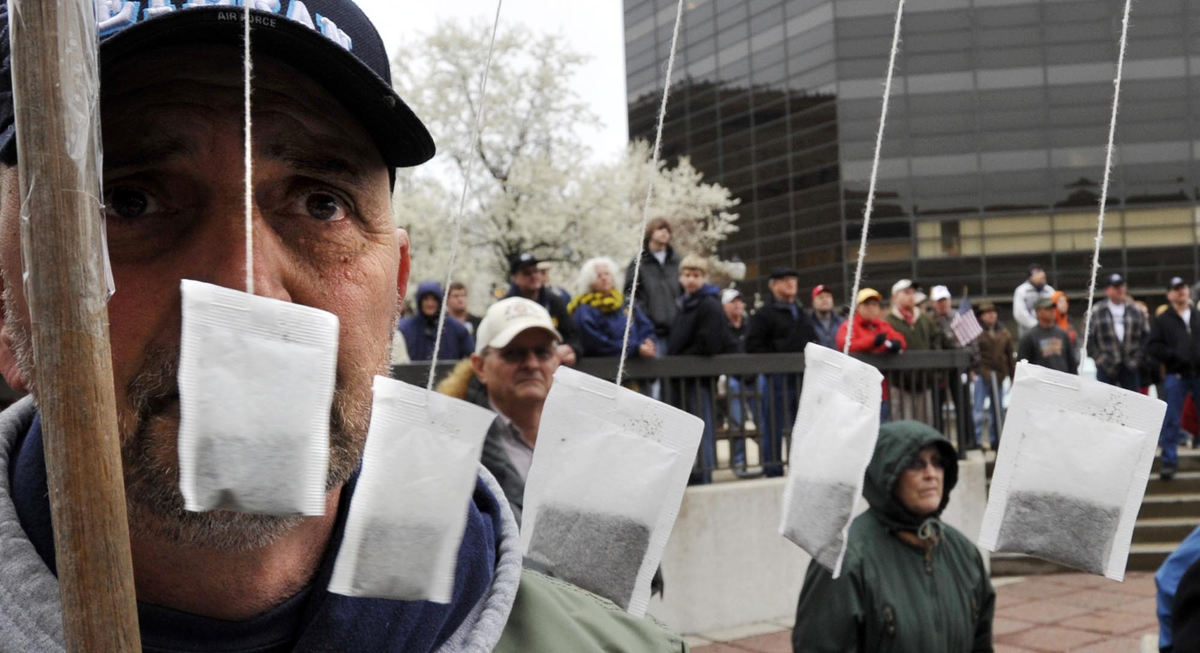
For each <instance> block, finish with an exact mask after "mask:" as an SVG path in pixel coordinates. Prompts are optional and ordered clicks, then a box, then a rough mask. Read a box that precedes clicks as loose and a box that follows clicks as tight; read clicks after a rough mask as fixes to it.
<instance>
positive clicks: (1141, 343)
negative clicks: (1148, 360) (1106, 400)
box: [1087, 272, 1149, 392]
mask: <svg viewBox="0 0 1200 653" xmlns="http://www.w3.org/2000/svg"><path fill="white" fill-rule="evenodd" d="M1104 294H1105V296H1106V299H1102V300H1100V301H1098V302H1096V305H1095V306H1093V307H1092V319H1091V322H1090V326H1089V329H1090V330H1091V336H1090V338H1089V339H1088V342H1087V348H1088V351H1087V353H1088V356H1091V357H1092V359H1093V360H1095V361H1096V380H1097V381H1100V382H1101V383H1108V384H1110V385H1115V386H1119V387H1122V388H1125V389H1126V390H1133V391H1134V392H1137V391H1138V390H1139V389H1140V388H1141V382H1140V381H1139V380H1138V367H1139V366H1141V364H1142V357H1143V356H1144V354H1145V344H1146V338H1147V336H1148V335H1149V334H1148V333H1147V321H1146V315H1145V314H1144V313H1142V311H1141V309H1139V308H1138V307H1137V305H1135V304H1134V303H1133V302H1132V301H1130V300H1129V297H1128V296H1127V294H1126V291H1125V277H1122V276H1121V275H1120V274H1119V273H1116V272H1114V273H1113V274H1111V275H1109V277H1108V282H1107V283H1105V285H1104Z"/></svg>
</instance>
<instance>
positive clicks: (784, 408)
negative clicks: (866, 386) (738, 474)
mask: <svg viewBox="0 0 1200 653" xmlns="http://www.w3.org/2000/svg"><path fill="white" fill-rule="evenodd" d="M767 287H768V288H769V289H770V291H771V297H770V298H769V299H768V300H767V303H766V304H763V306H762V307H761V308H759V309H758V311H756V312H755V313H754V315H752V316H751V317H750V333H749V334H747V336H746V351H747V352H748V353H751V354H775V353H786V352H803V351H804V347H805V346H806V345H807V344H808V343H810V342H814V341H815V340H816V339H817V333H816V331H814V330H813V327H812V322H811V321H810V320H809V318H808V315H807V314H806V313H805V311H804V307H803V306H801V305H800V302H799V301H797V299H796V295H797V294H798V293H799V274H798V273H797V272H796V271H795V270H793V269H791V268H776V269H774V270H772V271H771V274H770V277H768V281H767ZM758 391H759V395H760V396H761V397H762V409H761V411H760V412H759V414H760V415H761V416H762V420H761V422H762V423H761V427H762V430H761V431H760V432H759V443H760V444H759V455H760V456H761V458H762V461H763V473H764V474H765V475H766V476H783V436H784V433H790V432H791V429H792V422H793V421H795V419H796V408H797V406H798V405H799V397H800V386H799V379H798V378H797V377H796V376H795V375H792V374H763V375H760V376H759V377H758Z"/></svg>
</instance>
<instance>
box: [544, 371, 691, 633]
mask: <svg viewBox="0 0 1200 653" xmlns="http://www.w3.org/2000/svg"><path fill="white" fill-rule="evenodd" d="M703 427H704V424H703V422H701V421H700V419H699V418H697V417H695V416H693V415H690V414H688V413H685V412H683V411H681V410H679V409H677V408H673V407H671V406H668V405H666V404H663V403H660V402H657V401H655V400H653V399H651V398H650V397H646V396H644V395H641V394H638V393H636V392H633V391H631V390H627V389H625V388H621V387H618V386H616V385H614V384H612V383H609V382H607V381H603V380H601V379H598V378H596V377H593V376H589V375H587V374H584V373H583V372H578V371H575V370H572V369H569V368H566V367H560V368H558V371H557V372H555V374H554V385H553V386H552V387H551V389H550V394H549V396H547V397H546V404H545V407H544V408H543V409H542V420H541V424H540V426H539V427H538V441H537V447H536V448H535V449H534V454H533V465H532V466H531V467H530V469H529V478H528V479H527V480H526V483H525V512H524V516H523V517H522V520H523V523H522V529H521V547H522V549H523V550H524V551H525V558H526V560H527V561H528V563H529V564H530V565H531V566H533V567H535V568H540V569H543V570H545V571H547V572H548V573H550V574H552V575H554V576H556V577H558V578H561V579H563V580H566V581H568V582H570V583H574V584H575V585H578V586H579V587H582V588H583V589H586V590H588V591H590V592H593V593H595V594H598V595H600V596H603V597H605V598H607V599H610V600H612V601H613V602H614V603H616V604H617V605H619V606H621V607H622V608H624V609H625V610H627V611H628V612H629V613H630V614H632V615H634V616H638V617H640V616H642V615H643V614H645V612H646V605H647V603H648V602H649V600H650V579H651V578H652V577H653V576H654V570H655V569H657V568H658V564H659V562H660V561H661V559H662V554H663V549H664V548H665V547H666V545H667V538H668V537H669V536H670V534H671V528H672V527H673V526H674V524H675V517H676V516H677V515H678V513H679V503H680V501H681V500H682V499H683V491H684V489H685V486H686V484H687V479H688V474H689V473H690V472H691V469H692V461H693V459H694V458H695V457H696V449H697V447H698V445H699V443H700V434H701V431H702V429H703Z"/></svg>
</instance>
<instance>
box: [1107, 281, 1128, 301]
mask: <svg viewBox="0 0 1200 653" xmlns="http://www.w3.org/2000/svg"><path fill="white" fill-rule="evenodd" d="M1104 294H1105V295H1107V296H1108V301H1110V302H1112V303H1114V304H1124V303H1125V284H1123V283H1122V284H1120V285H1116V286H1105V287H1104Z"/></svg>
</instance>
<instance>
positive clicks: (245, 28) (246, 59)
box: [242, 2, 254, 295]
mask: <svg viewBox="0 0 1200 653" xmlns="http://www.w3.org/2000/svg"><path fill="white" fill-rule="evenodd" d="M250 4H251V3H249V2H246V3H245V4H244V11H243V12H242V47H243V50H242V91H243V94H244V97H243V105H244V106H243V107H242V111H243V112H244V113H245V124H244V125H243V127H242V129H243V137H244V138H245V141H244V143H243V145H242V149H243V153H242V156H243V158H244V159H245V162H244V163H243V164H242V165H243V166H244V168H245V172H246V179H245V182H244V183H245V194H246V197H245V222H246V292H247V293H248V294H251V295H253V294H254V213H253V211H254V201H253V198H252V191H253V174H254V172H253V169H252V168H251V156H250V148H251V142H250V127H251V120H250V71H251V68H252V66H253V64H252V63H251V60H250Z"/></svg>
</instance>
